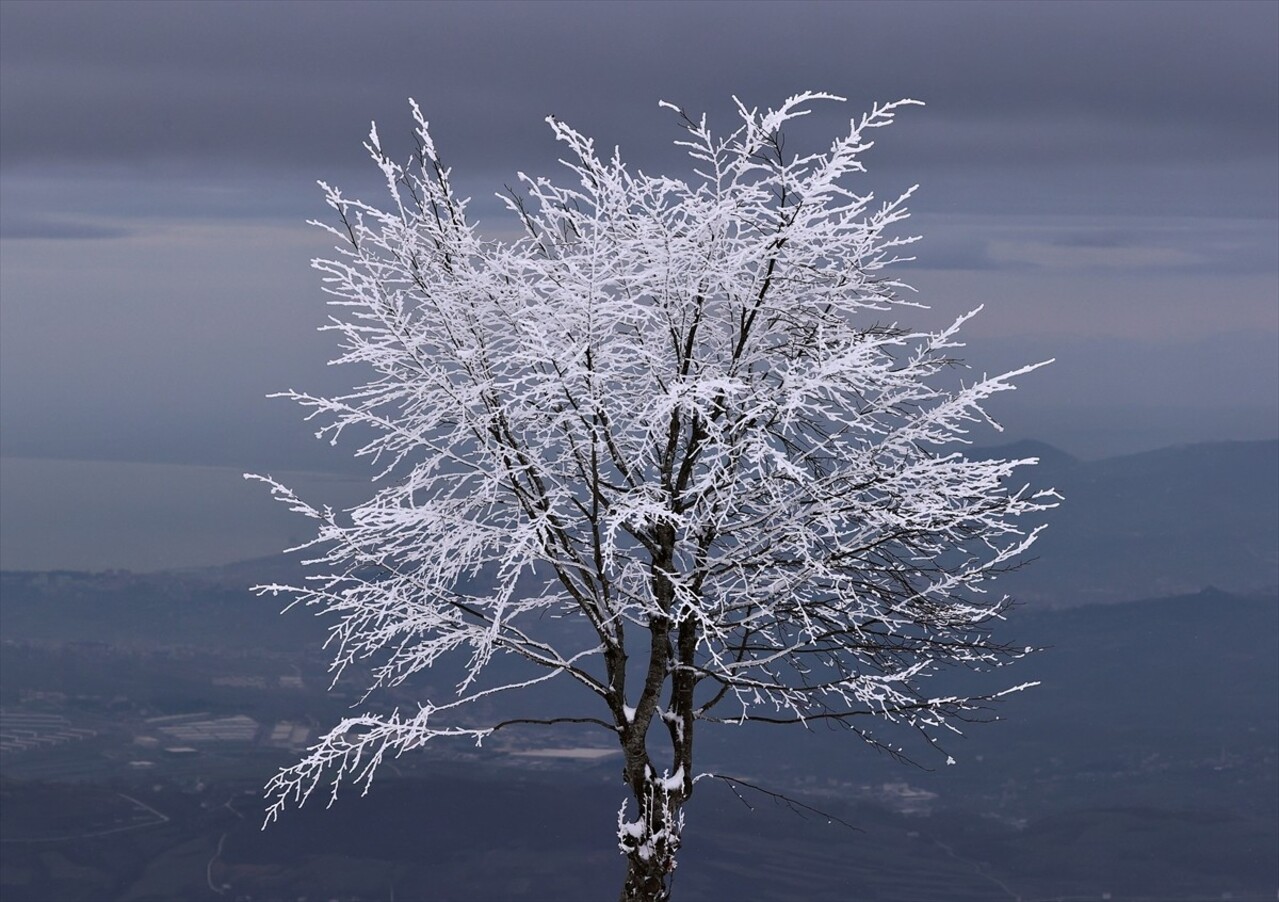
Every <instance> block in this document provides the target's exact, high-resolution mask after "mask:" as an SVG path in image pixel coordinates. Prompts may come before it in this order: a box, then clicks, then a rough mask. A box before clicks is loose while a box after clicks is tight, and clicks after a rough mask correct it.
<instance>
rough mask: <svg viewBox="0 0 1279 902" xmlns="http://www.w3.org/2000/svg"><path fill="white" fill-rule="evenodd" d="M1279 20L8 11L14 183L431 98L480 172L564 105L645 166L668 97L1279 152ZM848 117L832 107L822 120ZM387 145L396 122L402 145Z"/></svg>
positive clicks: (283, 149) (700, 8)
mask: <svg viewBox="0 0 1279 902" xmlns="http://www.w3.org/2000/svg"><path fill="white" fill-rule="evenodd" d="M1276 9H1279V8H1277V7H1276V6H1275V5H1274V4H1267V3H1246V2H1245V3H1239V4H1234V3H1226V2H1218V3H1204V4H1145V3H1127V4H1125V3H1114V4H1106V5H1104V6H1100V5H1093V4H1066V3H1059V4H1007V3H963V4H955V3H912V4H860V3H838V4H835V3H786V4H752V5H734V6H733V7H731V9H730V7H728V6H726V5H722V4H670V3H645V4H634V5H633V4H605V3H600V4H584V3H537V4H523V3H515V4H507V3H486V4H452V3H445V4H433V3H426V4H419V3H414V4H371V3H369V4H366V3H358V4H355V3H352V4H344V3H326V4H314V5H307V4H285V3H279V4H276V3H268V4H256V3H237V2H224V3H217V4H178V3H165V4H157V3H124V4H119V3H103V2H92V3H87V4H80V3H58V4H47V3H40V2H37V3H20V2H12V0H11V2H6V3H5V4H4V12H3V15H4V28H3V30H2V31H0V35H2V36H0V42H3V43H0V51H2V55H0V58H2V59H3V83H4V85H5V87H4V92H3V107H2V110H3V115H4V117H5V119H6V120H7V121H9V122H10V123H20V124H21V127H16V128H15V127H9V128H6V129H5V130H4V134H3V137H2V138H0V160H3V165H4V166H5V167H7V168H13V167H25V166H33V165H45V164H48V163H50V162H89V163H92V164H95V165H99V164H102V163H109V162H112V161H115V162H123V163H129V164H137V163H138V162H139V161H149V162H156V163H160V164H167V165H172V166H175V167H178V168H182V167H196V168H198V167H206V166H215V167H217V168H219V169H234V168H235V167H236V166H252V167H263V166H266V167H275V168H279V169H290V168H292V167H295V166H298V165H308V166H320V165H323V166H326V167H332V166H334V165H335V161H343V160H345V161H350V162H353V161H354V156H358V154H357V153H356V151H358V148H355V149H354V150H353V143H354V142H353V138H354V136H355V135H357V134H359V133H360V131H362V129H363V128H365V127H366V123H367V121H368V119H369V118H371V117H376V118H378V119H380V120H382V121H383V122H385V123H406V122H407V117H406V115H405V106H404V99H405V98H406V97H407V96H409V95H415V96H417V97H418V98H419V99H420V100H421V101H422V102H423V103H424V104H425V106H426V108H427V109H428V110H429V111H430V113H431V115H432V116H433V117H434V118H435V119H436V120H437V121H438V122H439V124H440V125H441V127H442V129H443V132H444V133H445V134H447V135H448V136H449V138H450V141H449V142H447V143H446V146H452V147H453V148H454V153H455V154H456V156H457V158H459V159H465V161H466V163H467V166H468V167H472V168H482V169H490V168H496V169H503V168H505V167H507V166H509V165H510V161H511V160H512V159H513V158H521V157H523V156H524V151H525V148H530V147H531V148H543V156H544V157H546V158H549V157H550V155H551V154H552V153H553V151H552V149H551V148H550V147H549V145H548V142H547V141H546V137H545V131H544V128H543V126H542V125H541V119H542V117H543V116H545V115H547V114H549V113H554V114H556V115H557V116H560V117H561V118H564V119H566V120H568V121H570V122H573V123H574V124H577V125H579V127H582V128H583V129H584V130H587V131H589V132H591V133H594V134H596V135H599V136H600V137H601V139H602V140H605V141H608V142H610V143H611V142H614V141H617V142H621V143H622V144H623V145H624V146H627V147H629V148H632V149H633V150H632V152H633V153H635V154H636V155H637V156H638V157H639V158H641V159H645V158H649V157H660V155H661V154H662V152H663V148H664V147H665V145H666V144H667V142H668V141H669V140H670V138H671V137H672V136H673V134H672V130H671V129H669V128H664V127H661V126H662V124H663V122H664V120H663V117H662V116H661V114H659V113H658V112H657V111H656V109H655V103H656V100H657V99H658V98H665V99H671V100H675V101H678V102H681V103H683V104H685V105H687V106H688V107H689V108H690V109H693V110H700V109H709V110H711V111H715V112H719V113H723V112H724V111H726V110H727V109H728V95H729V94H731V93H738V94H740V95H741V96H742V97H743V98H744V99H746V100H747V101H748V102H751V103H756V102H758V103H761V104H769V103H775V102H777V101H778V100H780V98H781V97H782V96H784V95H785V94H787V93H789V92H793V91H797V90H802V89H809V88H817V89H826V90H835V91H842V92H846V93H847V94H849V96H850V97H851V98H853V99H854V101H855V106H861V105H864V104H866V103H867V102H869V101H870V100H872V99H880V100H885V99H891V98H894V97H897V96H901V95H911V96H919V97H921V98H923V99H925V100H927V101H928V102H929V104H930V106H931V107H932V109H931V110H929V111H928V112H927V113H926V114H922V113H921V114H918V115H917V116H914V117H912V119H913V122H915V123H917V124H912V125H910V126H909V128H917V129H919V134H920V136H921V138H922V140H913V135H912V136H909V138H910V139H909V140H902V141H901V144H900V145H897V150H896V151H895V154H896V157H897V158H898V159H900V160H901V162H903V163H906V164H909V165H917V164H919V163H929V164H938V163H940V164H944V165H946V166H951V167H964V166H977V167H989V166H998V165H1002V164H1004V163H1008V162H1011V161H1016V162H1017V163H1018V164H1020V165H1025V166H1030V167H1045V166H1053V165H1055V164H1059V163H1063V162H1071V161H1073V162H1076V163H1077V162H1078V161H1080V160H1096V161H1105V162H1107V163H1111V164H1113V163H1115V162H1121V161H1128V162H1141V163H1142V164H1144V165H1147V166H1148V165H1152V164H1156V163H1159V162H1169V161H1192V162H1196V163H1197V162H1199V161H1201V160H1202V159H1203V157H1204V155H1211V157H1212V158H1213V160H1215V161H1217V162H1218V163H1224V162H1228V161H1244V160H1257V159H1262V158H1264V159H1267V160H1269V159H1271V158H1273V155H1274V153H1275V148H1276V144H1277V134H1279V131H1277V130H1279V126H1277V125H1276V116H1275V114H1274V109H1275V107H1276V105H1277V104H1279V89H1277V87H1276V85H1277V84H1279V79H1277V78H1276V71H1275V67H1276V63H1275V54H1274V52H1273V39H1274V36H1275V34H1276V31H1277V29H1279V20H1277V18H1276ZM850 112H852V110H838V111H837V110H834V109H832V110H830V111H827V112H823V113H821V114H820V115H818V116H815V117H814V118H815V120H816V121H815V122H814V126H815V128H816V129H819V130H820V131H821V132H822V133H823V134H824V133H825V132H826V131H827V130H828V128H829V124H830V123H829V122H823V121H820V120H822V119H830V118H833V117H835V116H846V115H848V114H849V113H850ZM388 130H389V129H388Z"/></svg>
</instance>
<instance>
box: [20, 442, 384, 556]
mask: <svg viewBox="0 0 1279 902" xmlns="http://www.w3.org/2000/svg"><path fill="white" fill-rule="evenodd" d="M271 475H272V476H274V477H275V478H276V479H278V480H279V481H280V482H282V483H284V484H285V485H288V486H289V487H290V488H293V489H294V490H295V491H297V493H298V495H299V497H301V498H303V499H304V500H306V501H308V502H310V503H313V504H317V505H318V504H330V505H332V506H334V507H339V508H340V507H345V506H349V505H351V504H353V503H355V502H357V501H359V500H361V499H362V498H363V497H366V496H367V495H368V494H369V493H370V492H371V486H370V485H369V483H368V482H367V481H362V480H359V479H354V478H352V477H350V476H342V475H334V474H326V473H312V472H286V471H276V472H273V473H272V474H271ZM310 536H311V533H310V521H308V520H305V519H304V518H303V517H302V516H301V515H298V514H290V513H289V512H288V511H287V510H286V509H285V507H284V506H283V505H281V504H279V503H277V502H274V501H272V500H271V496H270V492H269V491H268V489H267V487H266V486H264V485H262V484H261V483H256V482H248V481H246V480H244V479H243V478H242V475H241V472H240V471H239V470H236V469H232V468H230V467H201V466H184V465H176V464H152V463H124V462H119V461H100V460H48V459H36V458H26V457H0V569H4V570H112V569H119V570H133V571H135V572H148V571H153V570H169V569H175V568H185V567H204V566H215V565H218V564H228V563H231V562H233V561H239V560H246V559H248V558H254V557H263V556H267V555H271V554H275V553H277V552H279V551H282V550H283V549H284V548H286V547H288V546H290V545H294V544H297V543H298V542H300V541H304V540H305V539H307V538H310Z"/></svg>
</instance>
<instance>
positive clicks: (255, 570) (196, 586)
mask: <svg viewBox="0 0 1279 902" xmlns="http://www.w3.org/2000/svg"><path fill="white" fill-rule="evenodd" d="M969 453H970V456H974V457H1003V458H1024V457H1037V458H1039V461H1040V462H1039V464H1038V466H1035V467H1026V468H1023V469H1021V470H1018V471H1017V473H1016V474H1015V476H1014V478H1015V480H1025V481H1026V482H1029V483H1030V484H1031V485H1033V486H1034V487H1037V488H1047V487H1053V488H1056V489H1057V490H1058V491H1059V492H1061V494H1062V495H1063V496H1064V501H1063V502H1062V503H1061V505H1060V507H1058V508H1057V509H1056V510H1053V511H1050V512H1048V513H1046V514H1045V515H1044V518H1043V519H1044V520H1045V521H1046V522H1047V523H1048V525H1049V528H1048V529H1047V530H1046V531H1045V532H1044V533H1043V534H1042V535H1041V537H1040V539H1039V541H1038V542H1037V543H1036V545H1035V547H1034V549H1033V555H1034V557H1033V560H1031V561H1029V562H1028V563H1027V565H1026V566H1024V567H1022V568H1020V569H1018V570H1017V571H1016V572H1014V573H1010V574H1008V575H1006V576H1005V577H1003V579H1002V583H1001V584H1002V587H1003V589H1004V591H1006V592H1008V593H1009V594H1011V595H1013V596H1014V597H1016V598H1018V599H1019V600H1021V601H1024V602H1026V603H1027V604H1028V605H1031V606H1033V607H1039V606H1044V605H1047V606H1051V607H1069V606H1075V605H1080V604H1090V603H1096V602H1116V601H1125V600H1130V599H1137V598H1148V597H1152V596H1159V595H1179V594H1186V593H1193V592H1198V591H1200V590H1201V589H1205V588H1208V587H1215V588H1217V589H1221V590H1225V591H1229V592H1237V593H1244V594H1255V593H1259V592H1260V593H1265V592H1270V591H1273V590H1274V589H1276V587H1279V441H1275V440H1270V441H1253V442H1216V443H1207V444H1196V445H1183V446H1178V447H1172V448H1164V449H1161V450H1158V451H1151V452H1146V453H1142V454H1133V455H1128V456H1123V457H1112V458H1106V459H1104V460H1097V461H1081V460H1078V459H1076V458H1074V457H1072V456H1071V455H1069V454H1067V453H1066V452H1064V451H1060V450H1058V449H1056V448H1053V447H1052V446H1050V445H1045V444H1043V443H1039V442H1030V441H1025V442H1018V443H1015V444H1011V445H1004V446H1000V447H996V448H986V449H977V450H973V451H970V452H969ZM1028 525H1030V524H1028ZM301 576H302V573H301V569H300V567H299V564H298V562H297V558H296V556H295V557H285V556H283V555H278V556H272V557H269V558H261V559H256V560H250V561H243V562H241V563H237V564H232V565H228V566H223V567H212V568H205V569H193V570H183V571H177V572H159V573H151V574H126V573H120V572H115V573H112V574H109V575H107V574H97V575H92V576H90V575H88V574H77V573H70V572H67V573H61V574H60V575H57V576H53V575H50V576H47V577H45V578H43V579H40V580H36V581H35V582H33V581H32V580H33V575H32V574H25V573H23V574H20V573H16V572H10V573H6V574H4V576H3V583H2V584H0V594H3V595H7V596H10V597H14V598H17V597H23V596H25V595H27V594H29V593H28V590H30V589H32V587H34V586H35V585H36V584H37V583H38V584H39V585H41V586H44V587H45V588H44V589H43V590H42V591H50V590H51V587H52V586H55V585H57V586H61V587H62V589H68V588H70V587H71V586H73V585H75V584H82V585H81V588H82V589H84V590H85V591H87V592H88V593H89V594H95V595H97V596H98V597H99V598H102V597H104V596H102V594H101V593H99V592H97V589H93V590H89V589H87V588H86V587H87V586H88V585H89V584H92V585H93V586H95V587H97V588H101V589H104V590H105V591H106V593H107V594H108V595H109V594H111V593H112V592H118V593H123V594H127V595H128V596H129V597H130V598H132V599H133V600H134V601H135V603H138V602H143V601H145V600H146V599H152V600H155V601H162V600H163V599H165V598H168V597H171V596H174V595H175V593H176V595H177V596H178V597H182V596H189V595H191V594H192V593H207V592H210V591H214V590H217V591H218V592H220V593H222V594H221V596H220V597H221V601H220V604H224V605H228V606H230V608H237V609H238V606H239V603H240V602H239V599H240V598H241V593H242V592H243V589H244V588H245V587H247V586H250V585H254V584H257V583H263V582H295V581H296V580H298V579H300V578H301ZM85 591H81V592H80V593H79V594H82V595H83V594H85ZM73 594H74V593H73ZM253 604H254V605H257V604H259V603H258V602H254V603H253ZM261 604H265V606H266V607H267V608H272V609H273V608H274V605H273V603H272V602H270V601H269V600H268V601H266V602H263V603H261ZM10 614H11V615H12V614H13V612H12V611H11V612H10ZM272 614H274V609H273V610H272ZM169 616H171V615H165V618H164V619H166V620H167V619H168V617H169ZM90 619H91V620H92V619H94V618H90ZM277 624H278V621H277ZM161 628H163V626H162V625H161ZM275 629H276V625H274V624H273V625H272V626H271V627H268V628H267V633H268V634H270V635H273V634H274V633H275Z"/></svg>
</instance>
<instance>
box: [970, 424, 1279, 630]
mask: <svg viewBox="0 0 1279 902" xmlns="http://www.w3.org/2000/svg"><path fill="white" fill-rule="evenodd" d="M974 456H982V457H1004V458H1021V457H1038V458H1039V459H1040V463H1039V465H1038V466H1036V467H1027V468H1024V469H1022V470H1020V471H1018V473H1017V475H1016V478H1017V479H1024V480H1026V481H1028V482H1030V483H1031V484H1032V485H1034V486H1035V487H1040V488H1046V487H1054V488H1056V489H1057V490H1058V491H1059V492H1061V494H1062V495H1063V496H1064V497H1065V500H1064V501H1063V502H1062V504H1061V506H1060V507H1059V508H1058V509H1057V510H1054V511H1051V512H1049V513H1048V514H1047V515H1045V521H1046V522H1047V523H1048V524H1049V526H1048V529H1047V530H1046V531H1045V532H1044V533H1043V534H1042V536H1041V537H1040V539H1039V541H1038V542H1037V543H1036V544H1035V547H1034V549H1033V554H1034V556H1035V558H1036V559H1035V560H1034V561H1033V562H1032V563H1031V564H1030V565H1028V566H1026V567H1024V568H1022V569H1021V570H1019V571H1017V572H1016V573H1013V574H1010V575H1009V576H1008V577H1007V578H1006V583H1005V585H1006V591H1008V592H1009V593H1010V594H1013V595H1014V596H1016V597H1018V598H1021V599H1022V600H1024V601H1026V602H1028V603H1047V604H1051V605H1053V606H1068V605H1077V604H1087V603H1091V602H1113V601H1124V600H1128V599H1135V598H1143V597H1149V596H1153V595H1174V594H1184V593H1189V592H1197V591H1199V590H1200V589H1204V588H1207V587H1209V586H1212V587H1216V588H1218V589H1224V590H1227V591H1231V592H1244V593H1250V592H1264V591H1268V590H1272V589H1274V588H1275V587H1276V586H1279V441H1273V440H1272V441H1255V442H1214V443H1208V444H1197V445H1182V446H1178V447H1173V448H1163V449H1161V450H1158V451H1150V452H1146V453H1143V454H1132V455H1127V456H1124V457H1111V458H1106V459H1104V460H1097V461H1080V460H1077V459H1075V458H1073V457H1071V456H1070V455H1069V454H1066V453H1065V452H1063V451H1059V450H1058V449H1056V448H1053V447H1051V446H1049V445H1044V444H1041V443H1037V442H1018V443H1016V444H1013V445H1006V446H1002V447H999V448H992V449H984V450H982V451H979V452H975V453H974Z"/></svg>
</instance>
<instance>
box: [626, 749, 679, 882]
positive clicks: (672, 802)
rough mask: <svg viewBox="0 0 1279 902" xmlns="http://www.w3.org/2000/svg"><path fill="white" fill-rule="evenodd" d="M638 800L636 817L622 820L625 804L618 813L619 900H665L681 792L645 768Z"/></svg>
mask: <svg viewBox="0 0 1279 902" xmlns="http://www.w3.org/2000/svg"><path fill="white" fill-rule="evenodd" d="M648 774H649V778H648V779H646V780H645V781H644V784H643V791H642V794H641V797H640V799H639V803H640V804H639V807H640V811H639V817H638V819H637V820H635V821H630V822H628V821H626V820H625V814H626V809H627V808H628V807H629V804H628V805H624V806H623V807H622V810H621V811H620V812H619V813H618V830H617V835H618V839H619V841H620V845H621V848H622V851H623V852H625V853H626V882H625V883H623V884H622V894H621V896H620V897H619V900H620V902H667V900H669V899H670V897H671V885H670V880H671V875H672V874H673V873H674V871H675V855H676V853H677V852H678V851H679V845H680V834H681V833H682V832H683V828H684V817H683V813H682V812H681V810H680V809H681V807H682V805H683V793H682V791H680V790H674V791H672V790H669V789H667V788H666V787H665V786H664V785H663V781H662V780H661V779H660V778H657V777H655V776H653V775H652V771H651V770H649V771H648Z"/></svg>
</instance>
